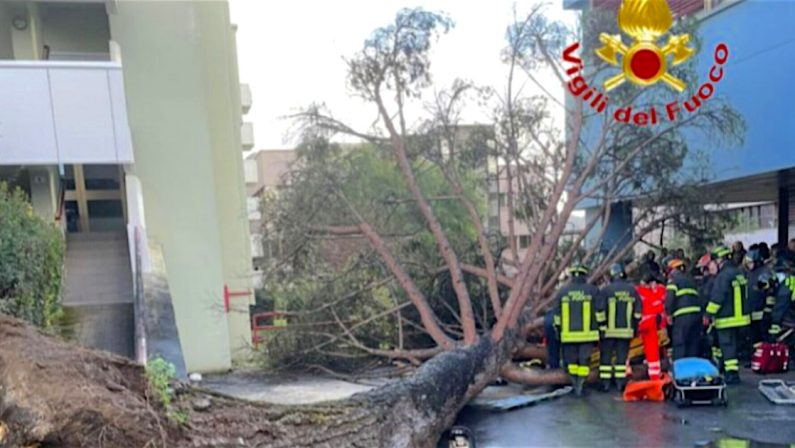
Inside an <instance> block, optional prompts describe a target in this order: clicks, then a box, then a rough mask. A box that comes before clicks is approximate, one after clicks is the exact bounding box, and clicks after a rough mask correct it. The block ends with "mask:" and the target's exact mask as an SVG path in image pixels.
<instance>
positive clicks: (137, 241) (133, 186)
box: [124, 174, 152, 365]
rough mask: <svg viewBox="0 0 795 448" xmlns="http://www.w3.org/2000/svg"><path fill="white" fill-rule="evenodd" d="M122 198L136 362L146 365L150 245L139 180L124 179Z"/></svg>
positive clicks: (150, 266) (128, 177)
mask: <svg viewBox="0 0 795 448" xmlns="http://www.w3.org/2000/svg"><path fill="white" fill-rule="evenodd" d="M124 183H125V189H126V191H125V194H126V195H127V240H128V245H129V248H130V267H131V270H132V277H133V294H134V295H133V297H134V298H135V301H134V302H133V311H134V322H135V359H136V361H138V362H139V363H141V364H144V365H145V364H146V361H147V349H146V328H145V324H144V316H145V313H146V304H145V301H144V282H143V276H144V273H147V272H151V270H152V262H151V257H150V254H149V243H148V240H147V237H146V220H145V218H144V201H143V191H142V190H141V181H140V180H139V179H138V177H136V176H133V175H131V174H127V175H126V176H125V177H124Z"/></svg>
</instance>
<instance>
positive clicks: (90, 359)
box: [0, 315, 510, 448]
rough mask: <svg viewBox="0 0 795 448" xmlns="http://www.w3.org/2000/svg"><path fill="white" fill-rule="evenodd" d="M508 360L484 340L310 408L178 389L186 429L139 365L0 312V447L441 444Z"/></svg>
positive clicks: (504, 351) (505, 350) (500, 346)
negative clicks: (398, 378)
mask: <svg viewBox="0 0 795 448" xmlns="http://www.w3.org/2000/svg"><path fill="white" fill-rule="evenodd" d="M509 353H510V347H509V344H508V343H506V342H499V343H494V342H492V340H491V339H490V338H481V340H480V341H479V342H478V343H477V344H475V345H473V346H471V347H467V348H460V349H457V350H453V351H449V352H445V353H442V354H440V355H438V356H436V357H435V358H433V359H431V360H429V361H428V362H426V363H425V364H423V365H422V367H420V368H419V369H418V370H417V372H416V373H415V374H414V375H412V376H411V377H409V378H407V379H405V380H401V381H399V382H395V383H392V384H389V385H386V386H383V387H380V388H378V389H374V390H372V391H369V392H366V393H360V394H356V395H354V396H352V397H351V398H349V399H346V400H339V401H330V402H324V403H319V404H313V405H302V406H280V405H271V404H264V403H253V402H248V401H244V400H238V399H234V398H230V397H225V396H221V395H219V394H215V393H211V392H207V391H203V390H199V389H192V388H186V389H184V390H179V389H178V390H177V393H176V395H175V397H174V399H173V402H172V403H171V407H170V411H171V412H170V415H172V416H173V415H174V411H187V415H188V418H187V422H186V423H184V424H182V425H178V424H176V423H174V419H173V418H170V417H169V416H168V415H169V412H167V411H166V410H165V409H163V407H162V406H161V405H160V404H159V403H157V400H156V399H155V398H153V396H152V394H151V393H150V392H148V391H147V387H146V380H145V378H144V371H143V368H142V367H140V366H139V365H137V364H134V363H133V362H131V361H129V360H126V359H124V358H120V357H117V356H114V355H110V354H107V353H103V352H98V351H94V350H88V349H84V348H80V347H77V346H75V345H73V344H69V343H66V342H63V341H62V340H60V339H58V338H56V337H53V336H49V335H46V334H44V333H42V332H40V331H38V330H36V329H34V328H32V327H29V326H27V325H25V324H22V323H20V322H19V321H16V320H14V319H11V318H8V317H6V316H2V315H0V421H1V422H2V425H3V426H4V427H5V429H6V433H5V435H4V436H3V437H4V439H3V440H0V444H2V443H6V444H7V445H10V446H17V445H24V446H26V445H30V444H35V443H41V444H44V445H47V444H50V445H57V446H108V447H117V446H119V447H126V446H139V447H143V446H147V445H148V446H169V447H172V446H191V447H209V446H274V447H296V446H313V447H326V446H327V447H341V446H345V447H367V448H372V447H376V446H377V447H382V446H383V447H391V446H395V447H433V446H435V445H436V443H437V440H438V438H439V436H440V434H441V433H442V432H443V431H444V430H445V429H446V428H447V427H449V426H450V425H451V424H452V423H453V422H454V420H455V417H456V415H457V414H458V412H459V411H460V410H461V408H462V407H463V406H464V405H465V404H466V403H467V401H469V400H470V399H471V398H473V397H474V396H475V395H477V394H478V393H479V392H480V391H481V390H482V389H483V388H484V387H485V386H486V385H488V384H489V383H490V382H491V381H493V380H494V379H495V378H496V377H497V375H498V374H499V372H500V369H501V367H502V366H503V365H504V364H505V363H506V361H507V359H508V356H509ZM200 409H201V410H200ZM0 433H2V431H0Z"/></svg>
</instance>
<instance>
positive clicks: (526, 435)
mask: <svg viewBox="0 0 795 448" xmlns="http://www.w3.org/2000/svg"><path fill="white" fill-rule="evenodd" d="M763 378H764V379H772V378H782V379H785V380H787V381H795V374H788V375H766V376H758V375H755V374H753V373H751V372H743V384H741V385H739V386H730V387H729V389H728V399H729V405H728V407H726V408H723V407H709V406H707V407H703V406H696V407H689V408H681V409H680V408H677V407H676V405H674V404H673V403H671V402H665V403H652V402H639V403H625V402H624V401H622V400H621V399H620V398H619V396H618V393H617V392H615V391H613V392H610V393H607V394H604V393H600V392H597V391H595V390H593V389H591V390H589V391H588V392H589V394H588V395H587V396H586V397H584V398H582V399H578V398H576V397H574V396H572V395H568V396H565V397H562V398H558V399H555V400H552V401H546V402H542V403H538V404H536V405H534V406H531V407H527V408H522V409H517V410H513V411H508V412H490V411H484V410H479V409H473V408H470V407H468V408H465V409H464V411H463V412H462V413H461V414H460V415H459V419H458V422H457V424H460V425H464V426H466V427H468V428H470V429H471V430H472V432H473V433H474V435H475V439H476V441H477V446H478V447H479V448H482V447H536V446H537V447H556V446H560V447H578V446H588V447H611V448H612V447H669V446H670V447H711V446H714V447H722V446H731V447H750V446H752V447H757V448H773V447H789V446H790V444H791V443H795V406H781V405H774V404H772V403H770V402H769V401H768V400H767V399H766V398H765V397H763V396H762V394H761V393H759V391H758V390H757V382H758V381H759V380H760V379H763ZM737 440H743V441H752V442H750V443H742V442H740V443H739V444H738V442H737ZM727 441H728V442H727Z"/></svg>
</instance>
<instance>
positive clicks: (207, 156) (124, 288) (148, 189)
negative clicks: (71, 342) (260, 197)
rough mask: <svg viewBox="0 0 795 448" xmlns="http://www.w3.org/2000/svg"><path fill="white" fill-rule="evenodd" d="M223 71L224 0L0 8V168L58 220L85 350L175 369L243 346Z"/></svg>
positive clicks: (229, 62)
mask: <svg viewBox="0 0 795 448" xmlns="http://www.w3.org/2000/svg"><path fill="white" fill-rule="evenodd" d="M237 70H238V69H237V55H236V43H235V27H234V26H233V25H231V24H230V21H229V11H228V5H227V2H226V1H212V2H206V1H163V2H147V1H118V0H108V1H102V0H75V1H68V0H61V1H46V2H45V1H33V0H25V1H3V2H0V177H2V178H3V179H5V180H7V181H11V182H12V183H15V184H17V185H20V186H21V187H22V188H24V189H26V190H27V191H28V193H29V194H30V196H31V199H32V202H33V204H34V206H35V209H36V211H37V212H38V213H39V214H41V216H43V217H45V218H46V219H48V220H52V221H53V222H54V223H55V224H56V225H59V226H61V227H62V228H63V229H64V232H65V233H66V240H67V262H66V288H65V293H64V298H63V300H64V305H65V306H67V307H71V308H74V309H75V310H76V311H77V315H78V316H79V322H78V327H79V330H78V338H79V339H80V341H81V342H83V343H84V344H88V345H94V346H98V347H100V348H105V349H110V350H113V351H117V352H119V353H122V354H125V355H128V356H132V355H133V354H135V356H137V357H138V358H139V359H140V358H144V357H147V356H148V357H151V356H156V355H162V356H164V357H166V358H167V359H169V360H172V361H173V362H175V364H177V365H178V366H180V367H182V366H184V367H182V368H181V369H180V370H184V369H185V368H187V370H188V371H217V370H224V369H228V368H229V367H230V366H231V365H232V362H233V360H235V359H238V358H241V357H244V356H245V355H246V353H247V352H248V350H247V347H249V346H250V342H251V334H250V323H249V316H248V306H249V304H250V303H252V302H253V295H252V291H251V282H252V280H251V275H252V274H251V270H252V269H251V254H250V243H249V225H248V219H247V214H246V191H245V185H244V182H243V178H244V171H243V160H242V156H241V152H242V150H244V149H248V148H251V147H252V146H253V141H252V137H253V136H252V133H251V127H250V125H248V124H246V123H244V122H243V119H242V114H243V113H245V111H247V110H248V108H249V107H250V106H251V96H250V92H249V91H248V89H247V88H246V87H245V86H242V87H241V85H240V83H239V80H238V71H237ZM139 274H140V275H139ZM153 279H156V280H159V282H158V281H154V280H153ZM133 280H135V282H133ZM155 284H156V285H157V287H155V286H152V285H155ZM133 285H135V286H133ZM150 286H151V288H150ZM133 291H135V294H133ZM134 297H141V302H140V303H137V304H136V306H133V303H132V302H134V300H133V298H134ZM172 309H173V312H171V313H170V314H169V310H172ZM133 310H135V311H133ZM141 321H143V328H144V329H145V332H144V333H145V335H146V336H147V338H148V341H147V342H148V345H147V346H146V352H145V353H143V354H142V353H141V346H140V345H139V344H140V342H141V340H140V338H133V337H132V335H131V333H132V332H133V330H132V326H133V322H141ZM109 322H112V323H109ZM136 335H137V336H140V331H139V333H136ZM133 341H135V342H133Z"/></svg>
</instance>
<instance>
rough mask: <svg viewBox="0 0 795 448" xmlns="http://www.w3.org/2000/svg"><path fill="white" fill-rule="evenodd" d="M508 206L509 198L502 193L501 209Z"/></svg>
mask: <svg viewBox="0 0 795 448" xmlns="http://www.w3.org/2000/svg"><path fill="white" fill-rule="evenodd" d="M507 205H508V196H507V195H506V194H505V193H500V207H505V206H507Z"/></svg>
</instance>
